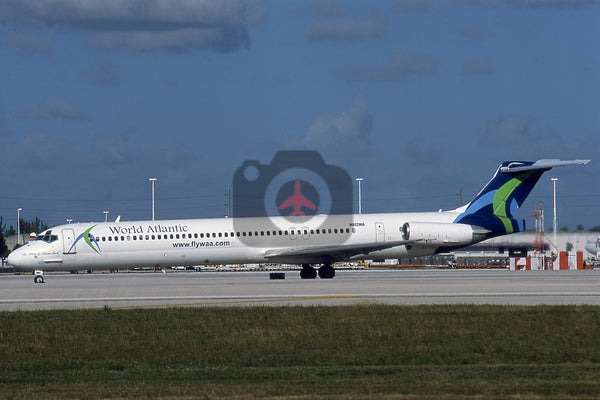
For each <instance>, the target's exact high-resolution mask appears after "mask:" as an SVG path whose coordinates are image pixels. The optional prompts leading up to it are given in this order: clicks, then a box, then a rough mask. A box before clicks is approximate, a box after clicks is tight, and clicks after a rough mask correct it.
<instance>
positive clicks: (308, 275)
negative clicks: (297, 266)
mask: <svg viewBox="0 0 600 400" xmlns="http://www.w3.org/2000/svg"><path fill="white" fill-rule="evenodd" d="M316 277H317V271H316V270H315V269H314V268H313V267H311V266H310V265H303V266H302V271H300V278H301V279H315V278H316Z"/></svg>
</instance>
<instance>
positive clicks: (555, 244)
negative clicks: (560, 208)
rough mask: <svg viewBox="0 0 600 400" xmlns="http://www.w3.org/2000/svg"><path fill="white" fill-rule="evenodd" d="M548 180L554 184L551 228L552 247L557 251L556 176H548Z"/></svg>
mask: <svg viewBox="0 0 600 400" xmlns="http://www.w3.org/2000/svg"><path fill="white" fill-rule="evenodd" d="M550 180H551V181H552V183H553V185H554V220H553V221H552V229H553V230H554V248H555V249H556V252H557V253H558V243H556V240H557V239H556V182H557V181H558V178H550Z"/></svg>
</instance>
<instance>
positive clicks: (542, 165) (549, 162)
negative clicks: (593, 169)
mask: <svg viewBox="0 0 600 400" xmlns="http://www.w3.org/2000/svg"><path fill="white" fill-rule="evenodd" d="M589 162H590V160H557V159H544V160H538V161H536V162H534V163H533V164H530V165H527V164H524V163H522V162H519V161H515V162H512V163H510V164H508V165H506V166H503V167H500V172H504V173H505V174H506V173H511V172H520V171H531V170H548V169H551V168H554V167H564V166H567V165H586V164H587V163H589Z"/></svg>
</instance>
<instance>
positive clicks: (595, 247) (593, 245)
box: [585, 236, 600, 260]
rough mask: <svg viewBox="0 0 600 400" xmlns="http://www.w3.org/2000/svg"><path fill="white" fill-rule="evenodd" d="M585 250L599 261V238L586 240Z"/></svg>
mask: <svg viewBox="0 0 600 400" xmlns="http://www.w3.org/2000/svg"><path fill="white" fill-rule="evenodd" d="M585 249H586V250H587V251H589V252H590V253H592V254H593V255H594V256H595V257H596V259H597V260H600V236H597V237H595V238H594V239H590V240H588V242H587V243H586V244H585Z"/></svg>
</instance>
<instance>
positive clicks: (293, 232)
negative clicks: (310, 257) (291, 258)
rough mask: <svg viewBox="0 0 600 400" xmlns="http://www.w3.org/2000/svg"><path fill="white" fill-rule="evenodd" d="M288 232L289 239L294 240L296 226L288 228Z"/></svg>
mask: <svg viewBox="0 0 600 400" xmlns="http://www.w3.org/2000/svg"><path fill="white" fill-rule="evenodd" d="M289 233H290V234H289V236H290V239H292V240H295V239H296V238H297V237H298V236H297V233H296V228H290V230H289Z"/></svg>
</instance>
